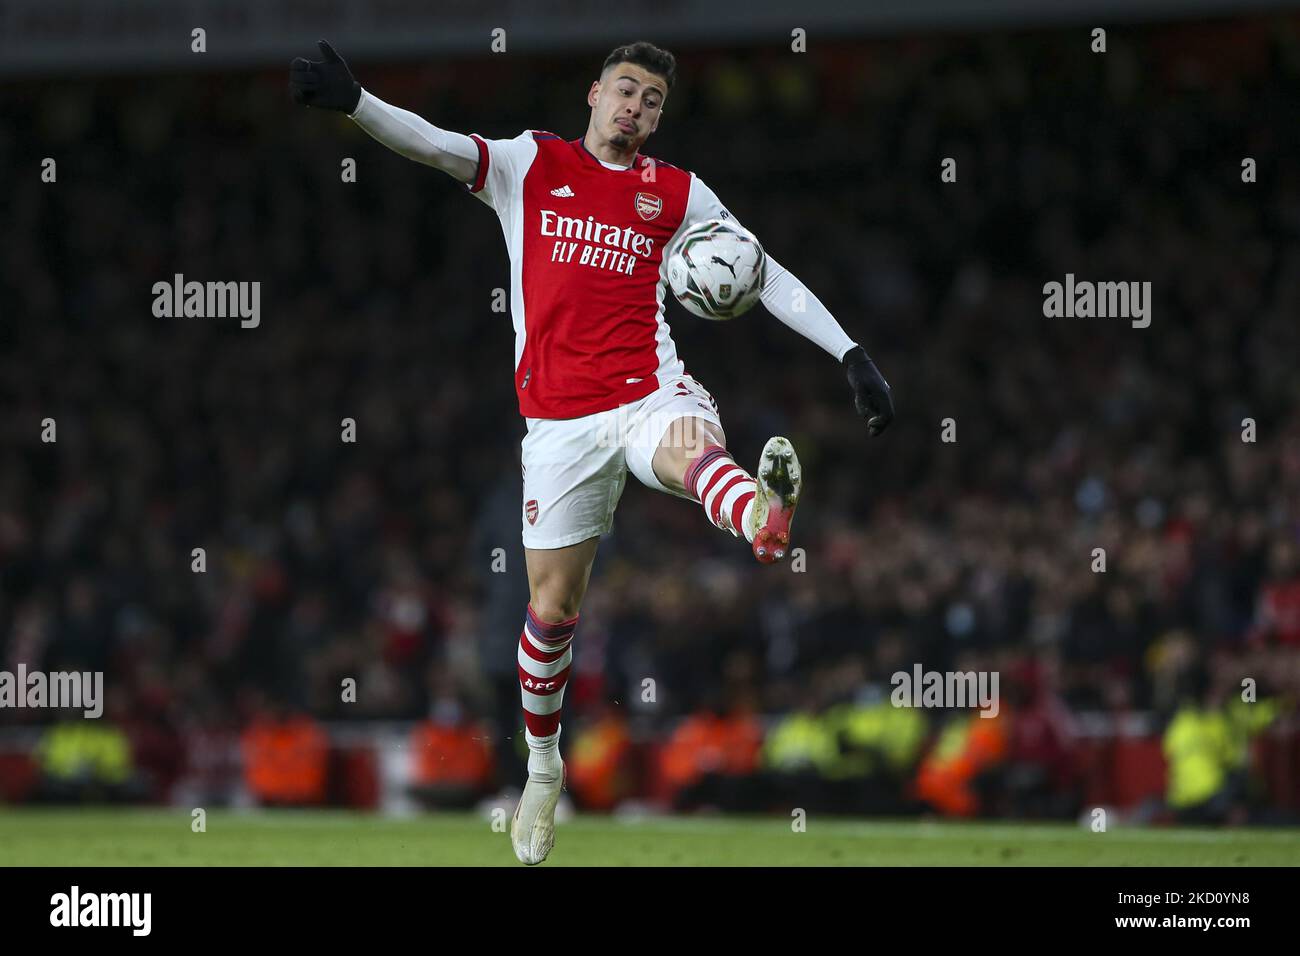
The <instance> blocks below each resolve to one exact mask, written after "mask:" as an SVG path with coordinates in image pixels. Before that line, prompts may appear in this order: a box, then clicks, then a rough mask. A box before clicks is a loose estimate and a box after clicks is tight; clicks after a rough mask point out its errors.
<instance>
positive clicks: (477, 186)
mask: <svg viewBox="0 0 1300 956" xmlns="http://www.w3.org/2000/svg"><path fill="white" fill-rule="evenodd" d="M470 139H471V140H472V141H473V142H474V144H475V148H476V149H477V150H478V173H477V175H476V176H475V177H474V180H473V182H470V183H468V186H469V191H470V192H471V193H473V194H474V195H475V196H477V197H478V198H479V199H481V200H483V202H485V203H487V204H488V205H489V206H491V207H492V208H493V209H495V210H496V212H497V215H498V216H502V217H506V216H508V215H513V214H514V212H515V210H514V209H513V208H512V207H514V206H516V205H522V203H523V182H524V176H525V175H527V173H528V167H529V166H531V165H532V164H533V160H534V159H535V158H536V156H537V141H536V140H535V139H533V134H532V133H531V132H529V131H528V130H524V131H523V132H522V133H520V134H519V135H518V136H516V137H515V138H514V139H484V138H483V137H482V136H479V135H478V134H477V133H472V134H470Z"/></svg>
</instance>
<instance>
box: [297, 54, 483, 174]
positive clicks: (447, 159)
mask: <svg viewBox="0 0 1300 956" xmlns="http://www.w3.org/2000/svg"><path fill="white" fill-rule="evenodd" d="M320 51H321V55H322V56H323V57H324V59H323V60H308V59H304V58H303V57H298V58H297V59H295V60H294V61H293V62H292V63H291V64H289V91H290V94H291V95H292V96H293V99H294V102H295V103H301V104H302V105H304V106H314V107H316V108H317V109H323V110H334V111H336V112H339V113H346V114H347V115H348V116H350V117H351V118H352V120H353V122H355V123H356V124H357V125H358V126H360V127H361V128H362V129H363V130H365V131H366V132H367V133H369V134H370V135H371V136H373V137H374V138H375V139H377V140H379V142H381V143H383V144H384V145H385V146H387V147H388V148H389V149H391V150H393V152H395V153H400V154H401V155H402V156H405V157H406V158H407V159H413V160H415V161H416V162H417V163H424V164H425V165H426V166H433V167H434V168H435V169H441V170H442V171H443V172H444V173H446V174H447V175H449V176H451V177H452V178H454V179H456V180H458V181H460V182H462V183H470V182H473V181H474V177H475V175H476V174H477V172H478V162H479V152H478V146H477V145H476V144H475V143H474V141H473V140H472V139H470V138H469V137H468V136H465V135H464V134H462V133H453V132H450V131H448V130H444V129H439V128H438V127H437V126H434V125H433V124H432V123H430V122H428V121H427V120H424V119H421V118H420V117H419V116H416V115H415V114H414V113H412V112H410V111H408V110H404V109H399V108H398V107H396V106H392V105H390V104H388V103H385V102H384V101H383V100H381V99H379V97H377V96H375V95H373V94H371V93H368V92H366V91H365V90H364V89H362V87H361V84H360V83H358V82H357V81H356V79H355V78H354V77H353V76H352V71H351V70H349V69H348V65H347V63H345V62H344V61H343V58H342V57H341V56H339V55H338V53H336V52H335V51H334V48H333V47H332V46H330V45H329V44H328V43H327V42H325V41H324V40H321V41H320Z"/></svg>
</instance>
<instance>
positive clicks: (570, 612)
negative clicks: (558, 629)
mask: <svg viewBox="0 0 1300 956" xmlns="http://www.w3.org/2000/svg"><path fill="white" fill-rule="evenodd" d="M581 604H582V596H581V595H580V594H577V593H572V592H568V591H566V590H565V589H557V590H556V591H544V592H541V593H538V594H535V595H533V600H532V606H533V613H534V614H536V615H537V616H538V617H539V618H541V619H542V620H543V621H545V622H546V623H547V624H558V623H560V622H561V621H568V620H572V619H573V618H574V617H577V615H578V608H579V606H580V605H581Z"/></svg>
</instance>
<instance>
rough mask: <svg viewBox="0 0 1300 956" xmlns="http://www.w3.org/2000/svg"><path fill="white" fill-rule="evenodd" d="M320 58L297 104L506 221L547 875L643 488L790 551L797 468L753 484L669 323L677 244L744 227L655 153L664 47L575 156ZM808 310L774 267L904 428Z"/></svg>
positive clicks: (877, 386) (628, 76) (531, 818)
mask: <svg viewBox="0 0 1300 956" xmlns="http://www.w3.org/2000/svg"><path fill="white" fill-rule="evenodd" d="M320 50H321V54H322V55H323V59H321V60H314V61H313V60H306V59H303V58H301V57H300V58H298V59H296V60H294V61H293V63H292V65H291V67H290V74H289V75H290V90H291V92H292V95H293V98H294V100H295V101H297V102H298V103H302V104H305V105H307V106H314V107H317V108H320V109H327V110H336V111H339V112H342V113H346V114H347V115H348V116H349V117H351V118H352V120H353V121H354V122H355V123H357V125H358V126H360V127H361V128H362V129H364V130H365V131H366V132H367V133H369V134H370V135H371V136H373V137H374V138H375V139H377V140H379V142H381V143H383V144H384V145H385V146H387V147H389V148H390V149H392V150H394V151H396V152H398V153H400V154H401V155H403V156H406V157H408V158H409V159H413V160H415V161H417V162H420V163H424V164H426V165H429V166H433V167H434V168H436V169H440V170H442V171H443V172H445V173H447V174H448V175H450V176H451V177H452V178H453V179H455V180H457V181H458V182H461V183H463V184H464V185H465V186H466V188H468V190H469V192H470V193H471V194H473V195H474V196H476V197H477V198H478V199H479V200H481V201H482V202H484V203H485V204H487V205H488V206H489V207H491V208H492V209H493V210H494V211H495V212H496V214H497V216H498V217H499V219H500V220H501V231H502V233H503V234H504V236H505V241H506V246H507V248H508V249H509V252H510V307H511V315H512V318H513V321H514V329H515V360H514V370H515V391H516V395H517V397H518V400H519V411H520V413H521V414H522V415H523V416H524V418H525V420H526V424H527V435H526V436H525V438H524V440H523V446H522V464H523V516H522V523H523V544H524V555H525V561H526V564H527V567H528V588H529V596H530V600H529V604H528V609H527V615H526V618H525V621H524V626H523V632H522V634H521V635H520V638H519V651H518V662H519V683H520V691H521V693H522V695H523V709H524V724H525V738H526V740H527V741H528V748H529V757H528V783H527V785H526V786H525V788H524V792H523V796H522V797H521V799H520V801H519V806H518V807H517V808H516V810H515V815H514V819H513V820H512V822H511V828H510V835H511V841H512V842H513V844H514V850H515V855H516V856H517V857H518V858H519V859H520V861H522V862H524V863H529V864H532V863H540V862H541V861H542V860H544V859H545V858H546V856H547V854H548V853H549V852H550V850H551V847H552V845H553V844H554V842H555V806H556V803H557V801H558V800H559V795H560V791H561V790H562V789H563V786H564V762H563V761H562V760H561V758H560V752H559V740H560V707H561V704H562V702H563V700H564V687H565V683H566V681H567V680H568V676H569V667H570V662H571V661H572V659H573V651H572V647H571V645H572V642H573V634H574V629H575V627H576V626H577V624H578V611H579V607H580V606H581V603H582V599H583V595H584V594H585V592H586V589H587V581H588V578H589V576H590V573H591V565H592V561H593V560H594V558H595V555H596V545H597V543H598V541H599V539H600V536H601V535H602V534H604V533H606V532H608V531H609V530H610V526H611V524H612V521H613V515H614V508H615V506H616V505H617V504H618V500H619V497H620V496H621V494H622V492H623V485H624V482H625V481H626V479H627V473H628V470H629V469H630V470H631V471H632V473H633V474H634V475H636V477H637V478H638V479H639V480H640V481H641V482H642V483H643V484H646V485H648V486H649V487H651V488H654V489H657V490H659V491H663V492H666V493H668V494H672V495H677V496H679V497H682V498H686V499H688V500H690V501H697V502H699V503H700V504H701V505H703V507H704V512H705V515H706V516H707V517H708V520H709V521H710V522H711V523H712V524H713V525H714V526H716V527H718V528H721V529H723V530H725V531H729V532H731V534H732V535H734V536H736V537H739V536H741V535H744V537H745V539H746V541H748V542H749V543H750V544H751V547H752V549H753V553H754V556H755V557H756V558H757V559H758V560H759V561H761V562H763V563H765V564H771V563H773V562H776V561H780V560H781V559H782V558H784V557H785V556H786V554H787V552H788V551H789V547H790V521H791V518H792V517H793V515H794V510H795V506H796V505H797V504H798V502H799V494H800V490H801V485H802V478H801V473H800V468H799V460H798V458H797V457H796V456H795V452H794V448H793V447H791V445H790V442H789V441H787V440H786V439H785V438H781V437H773V438H771V439H769V440H768V442H767V444H766V445H765V446H764V448H763V452H762V455H761V456H760V458H759V464H758V469H757V471H756V472H755V475H753V476H751V475H750V474H749V473H748V472H747V471H745V469H744V468H742V467H741V466H740V465H738V464H736V460H735V459H734V458H733V457H732V456H731V453H730V452H729V451H728V450H727V443H726V437H725V435H724V434H723V431H722V423H721V421H720V419H719V417H718V410H717V403H716V402H714V400H713V397H712V396H711V395H710V394H709V393H708V392H707V391H706V390H705V388H704V386H703V385H701V384H700V383H699V382H697V381H696V380H695V379H694V378H693V377H692V376H690V375H688V374H687V373H686V368H685V366H684V365H683V363H682V361H681V359H679V358H678V357H677V350H676V348H675V346H674V345H673V340H672V336H671V334H670V333H669V329H668V325H667V323H666V322H665V321H664V289H665V284H666V277H665V270H666V261H667V256H666V255H665V251H666V250H667V249H668V248H669V247H670V245H671V244H672V242H673V239H674V238H675V237H676V236H677V235H678V234H679V233H680V232H682V231H683V230H684V229H686V228H687V227H689V226H691V225H692V224H694V223H697V222H701V221H703V220H708V219H729V220H731V221H733V222H734V221H735V219H734V217H733V216H732V215H731V213H730V212H728V211H727V209H726V208H725V207H724V206H723V205H722V203H721V202H720V201H719V200H718V197H717V196H716V195H714V192H713V190H712V189H710V188H709V187H708V186H706V185H705V184H704V183H703V182H701V181H700V179H699V178H698V177H697V176H695V174H694V173H690V172H687V171H685V170H683V169H679V168H678V167H676V166H671V165H669V164H667V163H664V162H661V161H658V160H654V159H651V158H650V157H648V156H645V155H643V154H642V153H641V146H642V145H643V144H644V143H645V141H646V139H647V138H648V137H649V136H650V134H651V133H653V132H654V131H655V130H656V129H657V128H658V126H659V121H660V119H661V118H662V117H663V111H664V103H665V101H666V100H667V98H668V94H669V92H670V91H671V90H672V86H673V80H674V77H675V74H676V62H675V60H674V58H673V56H672V54H671V53H668V52H667V51H665V50H661V49H659V48H658V47H656V46H654V45H653V44H650V43H644V42H643V43H632V44H629V45H626V46H620V47H618V48H617V49H615V50H614V51H613V52H612V53H610V55H609V56H608V57H606V58H605V62H604V65H603V66H602V67H601V70H600V76H599V78H598V79H596V80H595V81H593V82H592V84H591V89H590V90H589V91H588V92H587V105H588V106H590V107H591V119H590V121H589V122H588V125H587V131H586V133H585V134H584V135H583V136H581V137H580V138H578V139H573V140H566V139H564V138H563V137H560V136H557V135H556V134H554V133H547V132H542V131H540V130H526V131H525V132H523V133H520V134H519V135H518V136H516V137H515V138H514V139H485V138H484V137H482V136H478V135H468V136H467V135H464V134H462V133H455V132H451V131H449V130H445V129H440V128H439V127H437V126H434V125H433V124H432V123H429V122H428V121H426V120H424V119H421V118H420V117H419V116H416V115H415V114H414V113H410V112H408V111H406V110H403V109H399V108H397V107H395V106H391V105H389V104H388V103H385V102H384V101H383V100H381V99H379V98H378V97H377V96H375V95H374V94H373V93H370V92H369V91H368V90H364V89H362V88H361V86H360V84H358V83H357V81H356V80H355V79H353V76H352V73H351V71H350V70H349V69H348V67H347V64H346V63H344V62H343V60H342V59H341V58H340V57H339V55H338V54H337V53H335V52H334V50H333V49H332V48H331V47H330V45H329V44H328V43H326V42H325V41H323V40H322V41H321V42H320ZM796 290H801V286H800V285H799V282H798V280H796V279H795V277H794V276H792V275H791V274H790V273H789V272H787V271H786V270H785V269H783V268H782V267H781V266H780V265H779V264H777V262H776V261H775V260H773V259H772V258H771V257H770V256H769V257H768V265H767V273H766V280H765V283H764V286H763V290H762V302H763V304H764V305H765V306H767V308H768V310H769V311H770V312H772V314H774V315H775V316H776V317H777V318H778V319H780V320H781V321H782V322H784V323H785V324H786V325H788V326H790V327H791V328H792V329H794V330H795V331H796V332H799V333H800V334H802V335H804V336H806V337H807V338H808V339H810V340H812V341H813V342H815V343H817V344H818V345H819V346H821V347H822V348H823V349H825V350H826V351H827V352H829V353H830V354H831V355H832V356H834V357H835V358H836V359H838V360H839V361H840V362H841V363H842V365H843V367H844V369H845V371H846V373H847V375H848V380H849V385H850V386H851V388H852V391H853V396H854V402H855V405H856V408H857V411H858V414H860V415H862V416H863V417H864V418H867V419H868V422H867V428H868V431H869V432H870V433H871V434H872V435H877V434H879V433H880V432H881V431H882V430H884V429H885V427H886V426H888V425H889V423H890V421H891V420H892V419H893V416H894V406H893V398H892V397H891V393H890V387H889V384H888V383H887V382H886V381H885V379H884V377H883V376H882V375H881V374H880V372H879V371H878V370H877V369H876V366H875V363H873V362H872V361H871V359H870V358H869V357H868V356H867V353H866V352H865V351H864V350H863V348H862V346H860V345H858V344H856V343H855V342H854V341H853V340H852V339H851V338H849V336H848V335H847V334H845V332H844V330H843V329H842V328H841V327H840V325H839V323H838V322H836V321H835V319H834V318H833V317H832V316H831V314H830V313H829V312H827V310H826V309H825V307H824V306H823V305H822V304H821V303H820V302H819V301H818V300H817V298H816V296H814V295H812V294H811V293H808V292H806V291H803V292H802V294H801V295H798V296H797V295H796ZM801 291H802V290H801ZM797 300H802V301H801V302H800V305H801V308H800V309H798V310H796V309H795V307H794V303H795V302H796V301H797Z"/></svg>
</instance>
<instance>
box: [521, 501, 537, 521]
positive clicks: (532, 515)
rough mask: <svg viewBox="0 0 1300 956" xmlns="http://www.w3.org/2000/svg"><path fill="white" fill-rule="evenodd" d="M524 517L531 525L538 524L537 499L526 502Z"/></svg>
mask: <svg viewBox="0 0 1300 956" xmlns="http://www.w3.org/2000/svg"><path fill="white" fill-rule="evenodd" d="M524 517H525V518H527V519H528V523H529V524H537V499H536V498H529V499H528V500H527V501H525V502H524Z"/></svg>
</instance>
